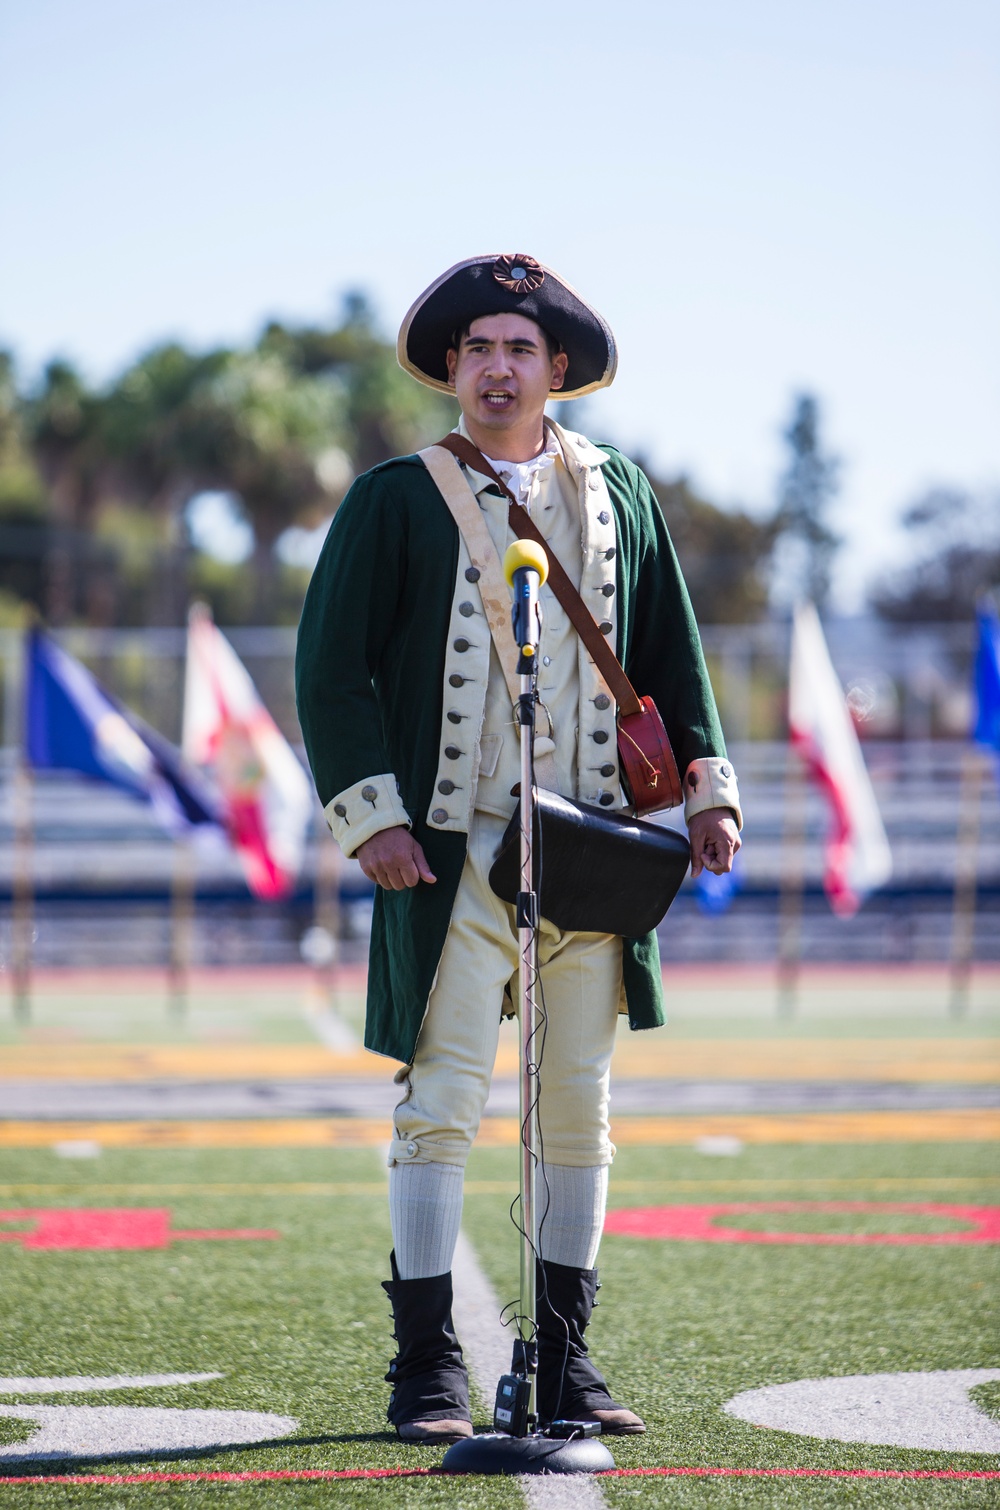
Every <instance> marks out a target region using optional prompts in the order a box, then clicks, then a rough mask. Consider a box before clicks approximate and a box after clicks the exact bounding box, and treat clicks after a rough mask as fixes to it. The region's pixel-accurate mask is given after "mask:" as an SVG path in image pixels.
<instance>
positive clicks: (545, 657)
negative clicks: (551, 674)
mask: <svg viewBox="0 0 1000 1510" xmlns="http://www.w3.org/2000/svg"><path fill="white" fill-rule="evenodd" d="M542 665H543V666H551V665H552V657H551V656H550V655H543V656H542Z"/></svg>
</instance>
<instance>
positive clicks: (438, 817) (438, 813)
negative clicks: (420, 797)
mask: <svg viewBox="0 0 1000 1510" xmlns="http://www.w3.org/2000/svg"><path fill="white" fill-rule="evenodd" d="M431 819H432V821H433V822H434V823H447V822H448V814H447V813H446V812H445V810H444V808H443V807H436V808H435V809H434V811H433V813H431Z"/></svg>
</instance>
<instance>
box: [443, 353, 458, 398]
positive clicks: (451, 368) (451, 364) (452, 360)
mask: <svg viewBox="0 0 1000 1510" xmlns="http://www.w3.org/2000/svg"><path fill="white" fill-rule="evenodd" d="M444 359H445V362H446V364H447V367H448V382H449V383H450V384H451V386H452V387H453V388H454V386H455V370H456V368H457V367H458V352H457V351H456V350H455V348H454V346H449V348H448V350H447V351H446V352H445V354H444Z"/></svg>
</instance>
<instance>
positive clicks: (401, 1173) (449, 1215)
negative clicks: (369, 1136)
mask: <svg viewBox="0 0 1000 1510" xmlns="http://www.w3.org/2000/svg"><path fill="white" fill-rule="evenodd" d="M464 1178H465V1170H464V1169H463V1167H462V1166H461V1164H436V1163H431V1164H393V1165H392V1166H391V1168H390V1170H389V1216H390V1218H391V1220H392V1241H393V1246H394V1248H395V1250H396V1268H397V1269H398V1270H399V1277H400V1279H431V1278H432V1277H433V1276H434V1275H436V1274H447V1273H449V1271H450V1269H451V1261H452V1257H453V1255H454V1252H455V1244H456V1242H457V1241H458V1230H459V1228H460V1226H461V1225H462V1182H463V1180H464Z"/></svg>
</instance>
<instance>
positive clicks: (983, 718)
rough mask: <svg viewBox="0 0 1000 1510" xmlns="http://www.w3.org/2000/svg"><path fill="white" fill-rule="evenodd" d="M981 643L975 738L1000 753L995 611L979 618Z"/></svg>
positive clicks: (999, 639) (999, 634)
mask: <svg viewBox="0 0 1000 1510" xmlns="http://www.w3.org/2000/svg"><path fill="white" fill-rule="evenodd" d="M976 618H977V621H978V624H979V642H978V644H977V646H976V671H975V677H976V724H975V728H974V729H973V731H972V737H973V739H974V740H975V741H976V743H977V744H981V745H989V746H990V748H991V749H994V750H996V751H998V752H1000V619H998V618H997V615H996V610H995V609H993V608H981V609H980V610H979V613H978V614H977V615H976Z"/></svg>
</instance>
